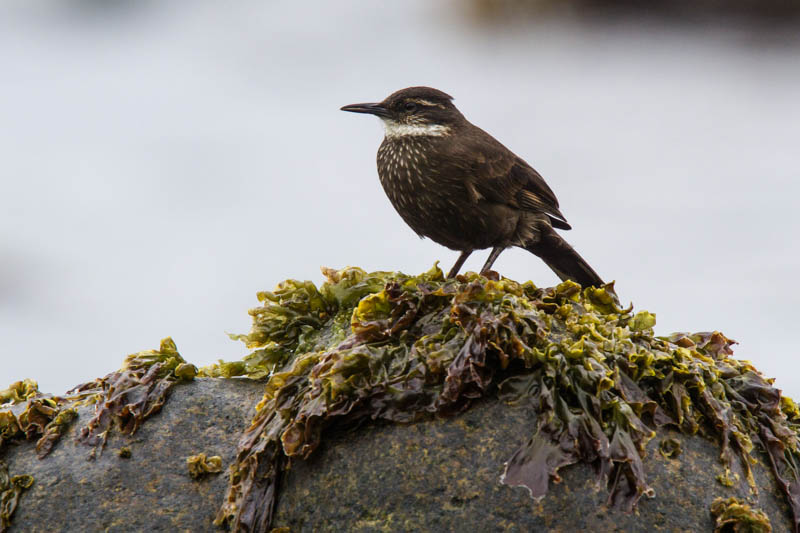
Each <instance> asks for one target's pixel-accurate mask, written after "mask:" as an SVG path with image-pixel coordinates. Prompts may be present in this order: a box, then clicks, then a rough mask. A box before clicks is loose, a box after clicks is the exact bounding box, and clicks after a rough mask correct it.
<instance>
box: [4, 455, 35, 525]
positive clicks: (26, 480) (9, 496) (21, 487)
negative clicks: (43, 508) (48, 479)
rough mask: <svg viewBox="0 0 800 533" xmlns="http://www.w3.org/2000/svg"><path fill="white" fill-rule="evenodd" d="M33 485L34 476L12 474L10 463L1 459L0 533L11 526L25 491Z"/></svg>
mask: <svg viewBox="0 0 800 533" xmlns="http://www.w3.org/2000/svg"><path fill="white" fill-rule="evenodd" d="M31 485H33V477H32V476H29V475H21V476H11V475H10V474H9V473H8V465H6V463H5V462H4V461H0V533H5V532H6V531H8V528H9V527H11V518H12V517H13V516H14V511H15V510H16V509H17V504H18V503H19V498H20V496H21V495H22V493H23V491H25V490H27V489H29V488H30V487H31Z"/></svg>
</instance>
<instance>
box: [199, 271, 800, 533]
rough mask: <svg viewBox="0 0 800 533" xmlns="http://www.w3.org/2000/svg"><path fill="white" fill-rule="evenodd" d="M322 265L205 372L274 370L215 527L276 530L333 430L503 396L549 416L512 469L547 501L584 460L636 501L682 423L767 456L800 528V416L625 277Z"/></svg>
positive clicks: (647, 492) (616, 491)
mask: <svg viewBox="0 0 800 533" xmlns="http://www.w3.org/2000/svg"><path fill="white" fill-rule="evenodd" d="M324 273H325V275H326V276H327V278H328V281H327V282H326V283H325V284H323V285H322V286H321V287H320V288H317V287H315V286H314V285H313V284H311V283H310V282H298V281H291V280H290V281H286V282H283V283H282V284H280V285H279V286H278V288H277V289H276V290H275V291H274V292H262V293H259V295H258V298H259V301H261V302H262V304H263V305H262V306H261V307H258V308H256V309H254V310H252V311H251V312H250V314H251V315H252V317H253V327H252V330H251V332H250V333H249V334H247V335H238V336H234V338H237V339H239V340H242V341H244V342H245V343H246V344H247V346H248V347H249V348H251V349H253V350H254V351H253V352H252V353H251V354H250V355H249V356H248V357H247V358H245V360H244V361H241V362H235V363H221V364H218V365H213V366H211V367H208V368H205V369H201V370H200V374H201V375H245V376H250V377H258V378H261V377H268V378H269V379H268V381H267V383H266V387H265V393H264V397H263V399H262V401H261V402H260V403H259V405H258V406H257V414H256V416H255V418H254V420H253V422H252V424H251V426H250V427H249V428H248V429H247V430H246V431H245V433H244V435H243V437H242V439H241V440H240V445H239V450H238V454H237V457H236V459H235V462H234V464H233V465H232V466H231V469H230V482H229V488H228V493H227V495H226V498H225V501H224V502H223V505H222V507H221V508H220V510H219V512H218V514H217V519H216V523H217V524H221V523H226V522H227V523H229V524H230V525H231V526H232V528H233V529H234V530H236V531H267V530H268V529H269V526H270V525H271V521H272V513H273V508H274V502H275V499H276V496H277V491H278V486H279V481H280V476H281V472H282V471H283V470H284V469H285V468H286V467H287V465H288V464H289V462H290V461H291V460H297V459H303V458H306V457H308V456H309V455H310V454H311V453H313V452H314V450H315V449H316V448H317V447H318V446H319V444H320V441H321V439H322V435H323V433H324V431H325V428H326V427H328V426H330V425H331V424H334V423H335V424H356V423H358V422H360V421H362V420H385V421H390V422H398V423H408V422H413V421H417V420H421V419H425V418H430V417H433V416H448V415H453V414H456V413H459V412H462V411H463V410H465V409H468V408H469V406H470V404H471V403H472V402H473V401H474V400H476V399H478V398H480V397H483V396H485V395H488V394H499V395H500V397H501V398H502V399H504V400H506V401H508V402H518V403H519V402H525V403H527V404H529V405H531V406H532V407H533V408H534V409H535V410H536V412H537V413H538V416H537V424H536V427H535V428H533V432H532V437H531V439H530V440H529V441H528V442H527V443H526V444H525V445H523V446H522V447H521V448H520V449H518V450H517V451H516V452H515V453H514V454H513V455H512V457H510V458H509V460H508V462H507V464H506V469H505V472H504V475H503V477H502V481H503V482H504V483H505V484H507V485H511V486H523V487H525V488H527V489H528V490H529V491H530V493H531V496H532V497H534V498H541V497H544V495H545V494H546V493H547V490H548V486H549V482H550V481H551V480H553V481H558V479H559V476H558V472H559V469H560V468H562V467H564V466H567V465H570V464H574V463H577V462H584V463H589V464H591V465H593V466H594V467H595V469H596V471H597V473H598V475H599V476H600V478H601V479H604V480H605V481H606V483H607V485H608V490H609V504H610V505H613V506H617V507H620V508H622V509H625V510H629V511H630V510H633V509H634V508H635V506H636V504H637V502H638V500H639V499H640V498H641V497H642V496H648V497H652V496H654V494H653V491H652V489H651V488H650V487H649V486H648V484H647V479H646V476H645V473H644V467H643V463H642V458H643V457H644V456H645V447H646V445H647V443H648V442H649V441H650V440H651V439H652V438H653V437H654V436H655V434H656V433H655V430H656V429H657V428H658V427H660V426H664V425H670V426H672V427H675V428H677V429H679V430H680V431H682V432H684V433H687V434H695V433H701V434H703V435H706V436H708V437H710V438H713V439H716V440H717V442H718V443H719V446H720V450H721V456H720V458H721V462H722V465H723V467H724V468H725V470H726V471H728V470H729V469H730V468H731V466H732V465H733V463H734V461H737V460H738V463H739V464H740V465H741V468H742V470H743V472H744V473H745V476H746V479H747V481H748V483H749V484H750V486H751V488H752V489H753V490H755V484H754V481H753V478H752V473H751V472H750V464H751V462H752V461H754V459H753V456H752V453H753V449H754V446H756V445H758V446H760V447H761V448H762V449H764V450H765V451H766V452H767V453H768V455H769V457H770V460H771V462H772V467H773V472H774V473H775V476H776V478H777V479H778V481H779V483H780V484H781V486H782V488H783V490H784V492H785V494H786V496H787V499H788V500H789V503H790V507H791V508H792V510H793V513H794V516H795V520H794V523H795V531H797V524H798V522H797V520H798V516H800V481H798V470H797V464H798V462H797V461H798V454H800V448H798V444H800V439H798V428H800V412H799V411H798V409H797V406H796V405H795V404H794V403H793V402H791V400H788V399H784V398H782V397H781V395H780V391H778V390H777V389H775V388H774V387H772V383H771V382H770V381H768V380H766V379H764V378H763V377H762V376H761V374H759V373H758V372H757V371H756V370H755V368H753V367H752V365H751V364H750V363H748V362H746V361H738V360H735V359H732V358H731V357H730V355H731V354H732V349H731V345H732V344H733V341H731V340H730V339H728V338H726V337H725V336H724V335H723V334H721V333H719V332H710V333H696V334H684V333H678V334H673V335H671V336H668V337H657V336H655V335H654V334H653V330H652V328H653V326H654V325H655V315H653V314H651V313H648V312H646V311H641V312H638V313H636V314H633V313H632V308H627V309H625V308H622V307H621V306H620V305H619V304H618V301H617V297H616V295H615V293H614V291H613V286H612V285H607V286H605V287H600V288H587V289H581V287H580V286H578V285H576V284H575V283H572V282H564V283H562V284H560V285H558V286H556V287H553V288H548V289H539V288H537V287H535V286H534V285H533V284H532V283H530V282H528V283H525V284H519V283H516V282H514V281H512V280H508V279H497V278H496V277H492V278H486V277H482V276H478V275H476V274H467V275H464V276H458V278H457V279H450V280H448V279H445V278H444V277H443V275H442V272H441V271H440V270H439V269H438V267H436V266H434V268H433V269H431V270H430V271H428V272H426V273H424V274H422V275H420V276H416V277H411V276H406V275H403V274H399V273H387V272H374V273H366V272H364V271H363V270H361V269H358V268H347V269H344V270H342V271H333V270H329V269H327V270H325V271H324ZM670 453H671V454H672V455H674V453H675V452H674V451H673V452H670Z"/></svg>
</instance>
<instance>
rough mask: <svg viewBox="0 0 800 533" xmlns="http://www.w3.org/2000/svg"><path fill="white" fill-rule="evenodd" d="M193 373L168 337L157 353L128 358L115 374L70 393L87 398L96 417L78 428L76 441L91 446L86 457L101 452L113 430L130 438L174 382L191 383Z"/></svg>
mask: <svg viewBox="0 0 800 533" xmlns="http://www.w3.org/2000/svg"><path fill="white" fill-rule="evenodd" d="M196 374H197V368H196V367H195V366H194V365H191V364H187V363H186V361H184V359H183V357H181V356H180V354H179V353H178V349H177V347H176V346H175V343H174V342H173V340H172V339H171V338H169V337H167V338H165V339H163V340H162V341H161V345H160V347H159V349H158V350H147V351H143V352H138V353H135V354H131V355H129V356H128V357H127V358H126V359H125V361H124V363H123V365H122V368H120V369H119V370H118V371H116V372H112V373H110V374H108V375H106V376H105V377H103V378H99V379H96V380H95V381H93V382H89V383H85V384H83V385H80V386H78V387H76V388H75V389H73V390H72V392H73V393H82V394H83V395H84V396H85V395H89V396H90V397H91V401H93V402H94V403H95V415H94V417H93V418H92V419H91V420H89V422H88V423H87V424H86V425H85V426H84V427H83V428H81V431H80V434H79V435H78V437H77V440H78V442H82V443H84V444H86V445H88V446H91V447H92V452H91V454H90V455H89V457H90V458H94V457H95V456H96V454H97V452H101V453H102V450H103V448H104V447H105V444H106V440H107V439H108V434H109V431H111V429H112V428H114V427H116V428H118V430H119V431H120V433H122V434H125V435H133V434H134V433H136V430H137V429H138V428H139V426H140V425H141V424H142V422H144V421H145V420H146V419H147V418H149V417H151V416H152V415H154V414H156V413H157V412H159V411H160V410H161V407H162V406H163V405H164V402H166V400H167V397H168V395H169V393H170V391H171V390H172V387H173V386H174V385H175V384H176V383H178V382H179V381H188V380H192V379H194V377H195V375H196Z"/></svg>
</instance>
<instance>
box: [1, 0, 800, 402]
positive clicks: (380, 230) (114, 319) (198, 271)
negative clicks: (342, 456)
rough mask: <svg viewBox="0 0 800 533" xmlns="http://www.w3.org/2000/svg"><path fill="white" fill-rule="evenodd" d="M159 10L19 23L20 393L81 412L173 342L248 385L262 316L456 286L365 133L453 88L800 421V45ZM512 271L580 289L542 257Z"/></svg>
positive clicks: (9, 188) (641, 293) (645, 283)
mask: <svg viewBox="0 0 800 533" xmlns="http://www.w3.org/2000/svg"><path fill="white" fill-rule="evenodd" d="M97 4H98V5H105V4H104V3H97ZM55 6H60V7H55ZM92 6H94V7H92ZM135 6H138V7H133V6H129V7H124V6H122V5H118V6H117V7H116V8H113V9H112V8H109V9H97V7H96V5H95V4H94V3H92V2H85V1H84V2H77V1H72V2H62V3H59V4H56V3H50V2H44V1H41V0H6V1H5V2H3V5H2V7H0V66H2V72H3V82H2V83H0V117H1V120H2V128H0V168H2V172H1V173H0V184H1V187H0V357H2V365H0V388H1V387H4V386H5V385H6V384H7V383H10V382H11V381H14V380H17V379H21V378H24V377H31V378H34V379H36V380H38V381H39V384H40V388H41V389H42V390H45V391H50V392H55V393H58V392H64V391H65V390H66V389H68V388H69V387H71V386H73V385H76V384H78V383H80V382H83V381H87V380H90V379H93V378H95V377H97V376H101V375H104V374H106V373H107V372H109V371H112V370H114V369H116V368H118V367H119V364H120V363H121V361H122V359H123V357H124V356H125V355H126V354H128V353H131V352H135V351H138V350H142V349H148V348H154V347H156V346H157V345H158V342H159V340H160V339H161V338H162V337H165V336H168V335H170V336H172V337H173V338H174V339H175V341H176V343H177V345H178V348H179V350H180V351H181V353H182V354H183V355H184V357H185V358H186V359H188V360H189V361H192V362H195V363H198V364H205V363H209V362H212V361H214V360H215V359H217V358H223V359H226V360H234V359H238V358H240V357H241V356H242V355H244V354H245V353H246V351H245V349H244V347H243V346H242V345H241V344H240V343H238V342H234V341H231V340H229V339H228V338H227V336H226V335H225V332H246V331H248V329H249V327H250V318H249V316H248V315H247V309H248V308H250V307H253V306H255V305H256V304H257V301H256V299H255V294H256V292H257V291H258V290H265V289H267V290H268V289H271V288H272V287H274V286H275V284H276V283H277V282H279V281H281V280H283V279H285V278H299V279H310V280H313V281H315V282H317V283H319V282H321V280H322V276H321V274H320V271H319V267H320V266H322V265H325V266H330V267H335V268H340V267H344V266H347V265H357V266H360V267H363V268H365V269H368V270H378V269H380V270H402V271H404V272H406V273H418V272H421V271H424V270H427V269H428V268H430V266H431V265H432V264H433V262H434V261H436V260H441V266H442V267H443V268H444V269H447V268H449V267H450V266H451V265H452V263H453V262H454V261H455V258H456V256H457V253H455V252H452V251H449V250H446V249H444V248H442V247H440V246H438V245H436V244H435V243H432V242H430V241H421V240H419V239H418V238H417V237H416V236H415V235H414V233H413V232H412V231H411V230H410V229H409V228H408V227H406V226H405V224H404V223H403V222H402V220H401V219H400V218H399V216H398V215H397V214H396V213H395V212H394V210H393V209H392V207H391V205H390V204H389V202H388V200H387V199H386V198H385V195H384V193H383V191H382V189H381V187H380V184H379V182H378V179H377V174H376V170H375V152H376V149H377V147H378V145H379V143H380V141H381V138H382V130H381V128H380V125H379V123H378V121H377V120H376V119H374V118H373V117H366V116H360V115H353V114H346V113H342V112H340V111H339V110H338V109H339V107H340V106H342V105H344V104H349V103H354V102H362V101H375V100H380V99H382V98H383V97H385V96H386V95H387V94H389V93H390V92H392V91H394V90H396V89H399V88H402V87H405V86H409V85H431V86H434V87H437V88H439V89H442V90H444V91H446V92H448V93H450V94H451V95H453V96H454V97H455V98H456V100H455V103H456V105H457V106H458V107H459V108H460V109H461V110H462V112H463V113H464V114H465V115H466V116H467V118H469V119H470V120H472V121H473V122H474V123H476V124H478V125H479V126H481V127H482V128H484V129H485V130H487V131H488V132H490V133H491V134H493V135H494V136H495V137H497V138H498V139H499V140H500V141H501V142H503V143H504V144H506V145H507V146H508V147H509V148H511V149H512V150H514V151H515V152H516V153H517V154H519V155H520V156H522V157H523V158H525V159H526V160H527V161H528V162H529V163H531V164H532V165H533V166H534V167H535V168H537V169H538V170H539V171H540V172H541V173H542V175H543V176H545V178H546V179H547V181H548V183H549V184H550V185H551V187H552V188H553V190H554V191H555V192H556V194H557V195H558V197H559V200H560V202H561V207H562V211H563V212H564V214H565V215H566V217H567V219H568V220H569V221H570V223H571V224H572V226H573V228H574V229H573V230H572V231H570V232H566V233H564V236H565V238H567V239H568V240H569V241H570V242H571V243H572V244H573V245H574V246H575V247H576V248H577V249H578V250H579V252H580V253H581V254H582V255H583V256H584V257H585V258H586V259H587V260H588V261H589V262H590V263H591V264H592V265H593V266H594V267H595V269H596V270H597V271H598V272H599V273H600V275H601V276H603V277H604V278H606V279H615V280H616V281H617V290H618V293H619V295H620V297H621V298H622V300H623V301H625V302H629V301H632V302H633V303H634V305H635V306H636V308H637V309H647V310H650V311H651V312H655V313H656V315H657V319H658V324H657V326H656V331H657V332H658V333H662V334H667V333H670V332H672V331H704V330H721V331H723V332H724V333H725V334H726V335H728V336H730V337H733V338H735V339H737V340H738V341H739V342H740V345H739V346H738V347H737V348H736V356H737V357H740V358H744V359H749V360H752V361H753V362H754V364H755V365H756V366H757V367H758V368H759V369H761V370H762V371H763V372H764V373H765V374H767V375H768V376H772V377H776V378H777V385H778V386H779V387H781V388H783V389H784V390H785V391H786V393H787V394H788V395H789V396H794V397H795V398H800V372H798V369H800V362H798V361H800V357H798V353H797V349H796V345H795V343H796V340H795V339H796V336H797V330H798V326H797V324H796V320H795V315H794V313H795V312H796V308H797V304H796V302H797V298H798V296H800V294H798V289H797V275H798V273H800V244H799V239H798V233H800V222H798V213H797V205H798V200H797V198H798V195H799V194H800V185H799V184H798V183H799V180H798V178H800V171H798V167H800V149H798V144H799V143H798V140H799V139H800V46H798V43H786V42H780V41H770V40H765V39H764V36H763V35H761V36H754V35H752V34H751V33H749V32H748V31H747V30H746V29H742V28H739V29H731V28H706V27H700V26H697V25H695V26H691V27H667V26H663V25H660V24H658V23H656V22H653V21H651V22H642V21H634V20H628V21H616V22H609V23H593V24H590V23H586V22H584V23H578V22H574V21H573V22H570V21H566V20H540V21H531V23H530V24H520V25H516V26H513V27H491V26H489V27H487V26H480V25H477V24H475V23H474V21H471V20H470V19H469V18H468V17H464V16H462V15H461V14H459V12H458V11H457V10H456V9H454V6H453V5H450V4H448V3H445V2H430V1H424V0H416V1H408V2H403V3H380V4H378V3H375V2H370V1H367V0H363V1H352V0H350V1H346V2H317V3H315V4H311V5H310V4H308V3H300V2H289V1H284V2H269V3H267V2H256V1H254V0H251V1H241V2H236V3H232V4H231V3H225V4H222V3H219V2H212V1H210V0H203V1H200V0H196V1H192V2H190V1H188V0H183V1H177V0H176V1H172V2H150V3H147V2H143V3H136V4H135ZM310 6H311V7H310ZM378 6H380V7H378ZM487 253H488V252H483V253H476V254H474V255H473V256H472V258H471V259H470V261H469V262H468V263H467V265H466V268H468V269H478V268H480V266H481V264H482V263H483V261H484V260H485V258H486V255H487ZM495 268H496V269H497V270H498V271H499V272H500V273H501V274H503V275H505V276H508V277H511V278H514V279H517V280H526V279H532V280H534V282H535V283H536V284H538V285H541V286H546V285H551V284H554V283H556V282H557V278H556V277H555V275H553V274H552V273H551V272H550V271H549V270H548V269H547V267H546V266H544V265H543V264H542V262H541V261H540V260H539V259H537V258H536V257H534V256H532V255H530V254H528V253H527V252H525V251H523V250H509V251H507V252H505V253H504V254H503V255H502V256H501V257H500V259H499V260H498V261H497V263H496V264H495Z"/></svg>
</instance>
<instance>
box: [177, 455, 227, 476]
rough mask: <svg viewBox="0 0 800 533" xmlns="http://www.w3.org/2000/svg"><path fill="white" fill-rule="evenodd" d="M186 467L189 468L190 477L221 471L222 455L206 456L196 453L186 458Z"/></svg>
mask: <svg viewBox="0 0 800 533" xmlns="http://www.w3.org/2000/svg"><path fill="white" fill-rule="evenodd" d="M186 467H187V468H188V469H189V475H190V476H192V478H194V479H199V478H201V477H205V476H206V475H207V474H217V473H219V472H222V457H220V456H219V455H213V456H211V457H206V454H204V453H198V454H197V455H191V456H189V457H187V458H186Z"/></svg>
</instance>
